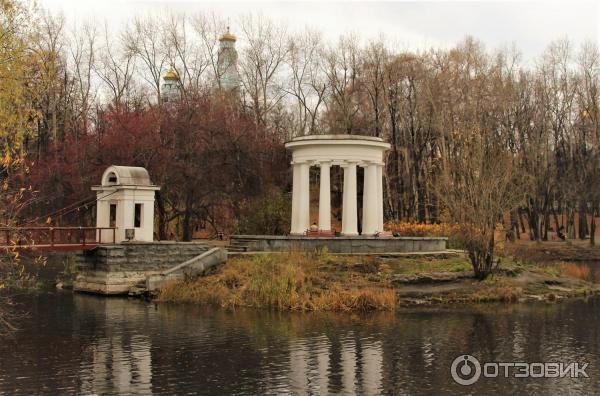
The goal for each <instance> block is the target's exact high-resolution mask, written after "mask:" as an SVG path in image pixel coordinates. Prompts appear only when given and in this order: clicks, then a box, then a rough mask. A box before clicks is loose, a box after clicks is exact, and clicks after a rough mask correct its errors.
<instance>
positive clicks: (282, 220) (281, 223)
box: [238, 188, 292, 235]
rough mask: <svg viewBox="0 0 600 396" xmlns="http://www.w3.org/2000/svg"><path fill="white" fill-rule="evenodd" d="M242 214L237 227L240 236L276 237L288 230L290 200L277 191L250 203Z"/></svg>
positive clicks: (290, 214) (290, 213) (274, 190)
mask: <svg viewBox="0 0 600 396" xmlns="http://www.w3.org/2000/svg"><path fill="white" fill-rule="evenodd" d="M242 212H243V214H242V216H241V219H242V220H241V221H240V223H239V227H238V228H239V230H238V231H239V232H240V233H242V234H252V235H278V234H285V233H287V232H288V231H289V229H290V219H291V216H292V209H291V200H290V199H289V198H288V197H287V196H286V195H285V194H284V193H282V192H281V191H280V190H278V189H275V188H273V189H271V190H269V191H268V192H267V193H266V194H265V195H264V196H263V197H261V198H259V199H257V200H255V201H252V202H250V203H249V204H248V205H246V207H244V208H243V210H242Z"/></svg>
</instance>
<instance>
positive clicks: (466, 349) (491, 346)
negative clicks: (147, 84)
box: [0, 291, 600, 395]
mask: <svg viewBox="0 0 600 396" xmlns="http://www.w3.org/2000/svg"><path fill="white" fill-rule="evenodd" d="M18 301H19V303H21V304H22V306H23V307H26V308H27V309H28V311H29V313H30V314H29V317H28V318H27V319H25V320H24V321H23V322H22V323H21V324H20V326H21V331H19V332H18V333H17V334H16V335H15V336H14V338H13V339H11V340H6V339H5V340H2V342H1V345H0V394H7V395H9V394H10V395H32V394H218V395H224V394H251V395H257V394H290V393H291V394H328V393H336V394H355V393H356V394H373V395H374V394H442V393H465V392H468V393H482V392H485V393H490V392H492V391H495V392H500V393H501V394H513V393H514V394H542V393H545V394H557V393H571V394H573V393H575V394H577V393H585V394H592V393H596V392H597V390H598V389H600V332H599V328H600V315H599V314H598V313H599V312H600V311H599V310H600V299H590V300H588V301H586V302H584V301H575V302H569V303H564V302H563V303H559V304H535V305H483V306H465V307H452V308H422V309H411V310H406V311H402V312H398V313H395V314H392V313H388V314H375V315H367V316H356V315H340V314H335V315H334V314H299V313H298V314H297V313H292V314H288V313H272V312H264V311H254V310H237V311H235V312H225V311H222V310H215V309H202V308H198V307H191V306H173V305H158V306H156V305H155V304H153V303H150V302H145V301H141V300H137V299H127V298H102V297H97V296H91V295H85V294H73V293H70V292H59V291H49V292H44V293H42V294H39V295H37V296H23V297H20V298H19V299H18ZM466 353H468V354H471V355H473V356H475V357H477V358H478V359H479V360H481V361H505V362H506V361H509V362H512V361H517V362H519V361H520V362H546V361H557V362H565V363H568V362H580V363H589V366H588V368H587V369H586V372H587V374H588V375H589V377H590V378H587V379H586V378H583V379H581V378H579V379H571V378H552V379H523V378H512V379H507V378H483V377H482V378H481V379H480V380H479V381H478V382H477V383H476V384H474V385H471V386H469V387H465V386H461V385H458V384H456V383H454V381H453V380H452V377H451V375H450V366H451V363H452V361H453V360H454V359H455V358H456V357H457V356H459V355H461V354H466Z"/></svg>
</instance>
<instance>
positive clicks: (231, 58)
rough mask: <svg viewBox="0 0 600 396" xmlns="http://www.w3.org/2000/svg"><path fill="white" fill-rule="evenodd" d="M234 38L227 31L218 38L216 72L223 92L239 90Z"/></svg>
mask: <svg viewBox="0 0 600 396" xmlns="http://www.w3.org/2000/svg"><path fill="white" fill-rule="evenodd" d="M235 42H236V37H235V36H234V35H233V34H231V33H230V32H229V27H227V31H226V32H225V33H223V35H222V36H221V37H220V38H219V43H220V45H219V55H218V58H217V72H218V73H219V75H218V76H217V78H218V79H219V87H220V88H221V89H223V90H225V91H233V90H236V89H238V88H239V85H240V77H239V74H238V70H237V59H238V55H237V51H236V50H235Z"/></svg>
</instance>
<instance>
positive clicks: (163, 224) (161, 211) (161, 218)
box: [156, 191, 169, 241]
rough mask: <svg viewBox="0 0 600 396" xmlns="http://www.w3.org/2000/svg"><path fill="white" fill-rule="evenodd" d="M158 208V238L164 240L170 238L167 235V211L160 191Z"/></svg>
mask: <svg viewBox="0 0 600 396" xmlns="http://www.w3.org/2000/svg"><path fill="white" fill-rule="evenodd" d="M156 209H157V211H158V239H159V240H160V241H164V240H166V239H168V238H169V237H168V235H167V224H168V222H167V213H166V210H165V202H164V199H163V196H162V195H161V193H160V191H157V192H156Z"/></svg>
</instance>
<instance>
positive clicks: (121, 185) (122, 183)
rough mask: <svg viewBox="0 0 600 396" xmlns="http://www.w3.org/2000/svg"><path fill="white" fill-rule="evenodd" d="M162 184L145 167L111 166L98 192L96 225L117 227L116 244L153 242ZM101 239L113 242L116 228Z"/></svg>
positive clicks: (106, 171)
mask: <svg viewBox="0 0 600 396" xmlns="http://www.w3.org/2000/svg"><path fill="white" fill-rule="evenodd" d="M157 190H160V187H158V186H156V185H154V184H152V183H151V182H150V175H149V174H148V171H147V170H146V169H145V168H141V167H135V166H115V165H112V166H109V167H108V168H107V169H106V170H105V171H104V174H102V181H101V185H99V186H93V187H92V191H96V196H97V197H96V227H99V228H100V227H114V228H116V230H115V233H114V235H115V240H114V242H115V243H120V242H123V241H128V240H132V241H143V242H152V241H153V239H154V195H155V192H156V191H157ZM100 237H101V240H103V241H111V240H112V238H113V232H112V230H102V235H100Z"/></svg>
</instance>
